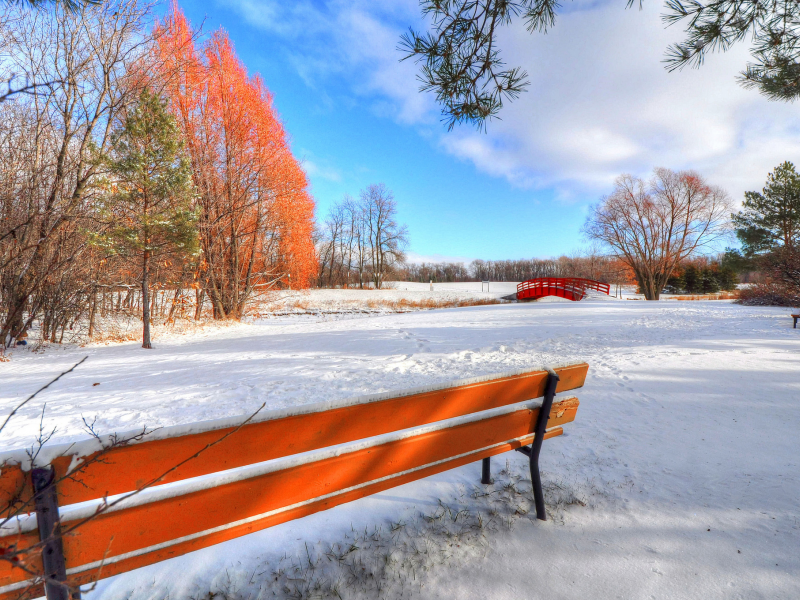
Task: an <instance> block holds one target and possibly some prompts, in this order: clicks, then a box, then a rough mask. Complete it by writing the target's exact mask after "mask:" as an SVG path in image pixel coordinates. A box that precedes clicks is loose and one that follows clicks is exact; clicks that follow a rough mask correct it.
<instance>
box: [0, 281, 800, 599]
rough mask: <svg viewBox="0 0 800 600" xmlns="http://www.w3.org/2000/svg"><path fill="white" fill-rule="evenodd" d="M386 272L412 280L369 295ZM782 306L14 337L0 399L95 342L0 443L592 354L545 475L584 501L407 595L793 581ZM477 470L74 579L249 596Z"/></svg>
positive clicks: (788, 370)
mask: <svg viewBox="0 0 800 600" xmlns="http://www.w3.org/2000/svg"><path fill="white" fill-rule="evenodd" d="M435 285H436V284H435ZM353 291H354V290H353ZM413 291H414V290H408V292H409V293H410V292H413ZM445 291H446V290H442V292H443V293H444V292H445ZM457 291H458V290H457ZM350 292H351V290H344V291H321V292H320V294H324V295H326V296H327V298H328V299H323V298H319V299H317V300H316V301H315V302H318V303H319V304H320V305H324V304H326V303H329V302H336V295H337V294H342V293H344V294H349V293H350ZM387 292H388V293H400V292H405V291H404V290H396V291H391V292H389V291H380V290H375V291H369V292H366V293H369V294H380V293H387ZM419 293H420V294H423V293H424V290H421V291H419ZM428 293H430V292H428ZM459 293H462V292H461V291H459ZM463 293H473V294H474V293H475V292H470V291H469V290H466V291H465V292H463ZM477 293H480V292H479V291H478V292H477ZM492 293H495V290H494V289H492ZM497 293H498V294H500V293H502V290H497ZM314 294H316V292H312V293H310V294H308V296H309V297H313V296H314ZM791 326H792V321H791V318H790V317H789V310H788V309H785V308H783V309H782V308H771V307H743V306H738V305H734V304H731V303H729V302H724V301H718V302H706V301H703V302H658V303H653V302H631V301H621V300H614V301H602V300H600V299H591V300H587V301H582V302H580V303H572V302H550V303H543V302H537V303H530V304H498V305H489V306H475V307H466V308H454V309H443V310H429V311H418V312H411V313H404V314H382V315H371V316H357V315H352V316H347V315H321V316H309V315H306V316H287V317H278V318H270V319H264V320H258V321H255V322H253V323H250V324H244V325H240V326H235V327H225V328H219V329H212V328H209V329H205V330H202V331H199V332H197V333H195V334H192V335H185V336H177V335H176V336H164V337H163V338H160V339H158V340H156V349H155V350H153V351H144V350H142V349H140V348H138V347H137V345H136V344H135V343H128V344H119V345H111V346H88V347H86V348H75V347H68V348H63V349H57V348H54V347H50V348H48V349H47V350H46V351H45V352H43V353H38V354H37V353H31V352H27V351H26V352H19V351H15V352H14V354H13V357H12V360H11V361H10V362H7V363H0V407H2V410H4V411H5V412H8V411H9V410H10V409H11V407H12V406H14V405H15V404H16V403H18V402H19V401H20V400H21V399H22V398H24V397H25V396H26V395H28V394H30V393H31V392H33V391H34V390H35V389H37V388H38V387H40V386H41V385H42V384H44V383H45V382H46V381H48V380H49V379H50V378H52V376H54V375H56V374H58V373H59V372H61V371H62V370H65V369H66V368H68V367H69V366H71V365H72V364H74V363H75V362H77V360H78V359H79V358H81V357H82V356H84V355H86V354H88V355H89V360H88V361H87V362H86V363H84V364H83V365H81V366H80V367H79V368H78V369H76V370H75V372H73V373H72V374H70V375H69V376H67V377H65V378H64V379H62V380H61V381H59V382H58V383H56V384H55V385H54V386H52V388H51V389H48V390H47V391H46V392H44V393H43V394H42V395H41V397H38V398H37V399H36V400H35V401H34V402H33V403H31V405H30V406H26V407H25V408H24V409H23V410H22V411H21V414H20V415H19V418H15V420H14V421H13V422H12V427H11V428H10V429H8V430H7V431H4V432H3V433H2V437H1V438H0V449H2V450H10V449H14V448H19V447H20V446H24V445H27V446H29V445H30V444H31V443H32V440H33V437H34V436H35V435H36V434H37V433H38V431H39V418H40V416H41V413H42V409H43V404H44V403H45V402H46V403H47V407H46V410H45V413H44V420H43V423H44V426H45V429H47V428H50V427H53V426H57V427H58V431H57V433H56V435H55V436H54V439H53V442H56V443H68V442H71V441H75V440H78V439H82V438H84V437H85V433H84V432H82V422H81V417H82V416H83V417H86V418H87V419H88V420H89V421H90V422H91V421H92V420H93V419H94V418H95V417H97V420H96V423H95V428H96V429H97V430H98V431H100V432H101V433H111V432H113V431H120V430H129V429H133V428H137V427H141V426H143V425H145V424H146V425H147V426H149V427H156V426H186V425H188V424H191V423H195V422H198V421H205V420H211V419H224V418H229V417H232V416H236V415H241V414H249V413H252V412H253V411H254V410H255V409H256V408H257V407H258V406H260V404H261V403H262V402H267V405H268V408H270V409H289V408H292V407H297V406H300V405H305V404H309V403H315V402H332V401H341V400H344V399H347V398H351V397H354V396H359V395H364V394H374V393H380V392H387V391H393V390H403V389H406V388H411V387H415V386H431V385H438V384H442V383H446V382H448V381H452V380H455V379H460V378H468V377H477V376H484V375H490V374H492V373H499V372H504V371H509V370H516V369H523V368H526V367H529V366H532V365H533V366H537V365H541V364H551V363H563V362H579V361H586V362H588V363H589V365H590V369H589V377H588V379H587V382H586V385H585V387H584V388H583V389H580V390H577V391H576V395H577V396H578V397H579V398H580V400H581V407H580V409H579V410H578V415H577V418H576V421H575V422H574V423H571V424H569V425H567V426H565V428H564V429H565V435H564V436H561V437H559V438H555V439H552V440H548V441H547V442H546V443H545V444H544V446H543V450H542V458H541V466H542V470H543V473H544V479H545V483H546V484H547V482H551V483H553V484H557V485H558V486H561V487H562V488H564V489H567V490H569V491H570V492H571V493H573V494H574V495H575V496H576V497H579V498H581V499H582V501H583V503H584V504H586V506H580V505H579V504H575V503H571V504H568V505H566V506H563V507H560V508H558V509H555V508H552V507H551V509H550V510H551V514H552V515H553V516H554V517H555V518H552V519H551V520H549V521H547V522H544V523H542V522H538V521H535V520H533V519H531V518H527V517H519V518H517V520H516V521H515V523H516V524H515V525H513V526H510V525H509V527H501V528H499V529H497V530H495V531H491V532H489V533H487V534H486V537H487V539H486V543H485V545H484V546H481V547H480V551H475V552H473V551H471V550H470V549H468V548H460V549H456V548H452V549H450V550H448V552H449V553H450V554H449V556H451V559H450V560H449V561H448V562H447V565H446V566H442V565H439V566H436V567H431V568H430V569H429V570H427V571H426V574H425V575H424V576H422V575H418V579H421V580H422V581H424V584H423V583H420V584H419V585H424V587H422V588H421V591H419V590H418V591H417V597H424V598H456V597H463V598H492V599H505V598H515V599H516V598H520V597H559V598H588V597H596V598H617V597H619V598H698V599H699V598H709V597H724V598H748V599H749V598H770V599H772V598H787V599H788V598H797V597H800V508H798V502H797V498H798V497H800V477H799V476H798V473H799V471H798V463H800V458H799V457H800V436H798V434H797V432H798V426H799V425H800V360H798V357H800V332H798V330H793V329H792V328H791ZM93 383H100V385H98V386H93V385H92V384H93ZM506 460H507V461H508V463H509V465H510V470H511V471H512V472H513V473H518V474H524V473H525V469H526V461H527V459H526V457H524V456H523V455H521V454H519V453H513V452H512V453H509V454H508V455H503V456H502V457H498V459H495V460H494V461H493V465H494V466H493V468H494V470H495V471H497V470H498V469H499V468H500V466H501V465H502V464H503V463H504V462H505V461H506ZM479 477H480V464H479V463H475V464H471V465H468V466H465V467H461V468H459V469H455V470H452V471H449V472H447V473H442V474H440V475H437V476H434V477H430V478H427V479H425V480H422V481H419V482H414V483H411V484H406V485H404V486H401V487H398V488H395V489H392V490H388V491H386V492H382V493H380V494H377V495H375V496H372V497H369V498H364V499H361V500H358V501H356V502H353V503H350V504H347V505H343V506H340V507H337V508H334V509H332V510H329V511H326V512H323V513H319V514H316V515H313V516H311V517H307V518H305V519H301V520H299V521H294V522H290V523H286V524H283V525H280V526H277V527H274V528H271V529H268V530H266V531H263V532H259V533H257V534H253V535H250V536H247V537H245V538H240V539H238V540H233V541H230V542H226V543H225V544H222V545H218V546H215V547H212V548H209V549H206V550H201V551H198V552H195V553H192V554H190V555H186V556H183V557H179V558H176V559H172V560H170V561H166V562H164V563H160V564H158V565H153V566H151V567H147V568H145V569H141V570H138V571H135V572H132V573H128V574H123V575H120V576H117V577H113V578H110V579H108V580H104V581H103V582H101V583H100V584H99V585H98V586H97V588H96V589H95V590H94V591H93V592H90V593H88V594H87V595H86V596H87V598H103V599H110V600H117V599H122V598H130V599H131V600H137V599H140V598H150V597H165V596H166V595H167V594H168V595H169V596H170V597H173V598H179V597H180V598H185V597H188V596H190V595H194V596H196V597H199V595H204V594H206V593H207V592H208V590H209V589H218V587H219V585H220V584H219V581H221V578H222V579H225V578H233V580H234V581H238V582H239V583H237V584H236V585H237V586H238V587H237V589H239V590H240V593H241V597H242V598H245V597H247V596H248V594H251V595H252V597H253V598H255V597H256V596H257V594H258V592H259V589H260V588H259V586H260V585H262V584H263V585H266V583H264V581H265V579H264V578H262V580H260V583H255V584H253V583H248V581H250V582H252V581H253V577H254V576H251V573H264V572H266V573H267V575H266V576H264V577H268V575H269V572H270V571H271V569H272V568H274V566H275V565H277V564H279V563H280V564H283V563H281V561H282V560H284V561H285V560H287V559H286V558H285V557H289V558H288V559H289V560H294V558H293V557H305V556H306V554H307V553H308V552H311V553H312V554H313V553H315V552H316V553H319V552H320V549H322V548H327V547H328V546H329V545H331V544H337V543H339V542H341V541H342V540H344V539H346V536H348V535H352V531H354V530H355V531H358V530H361V531H363V530H365V529H369V530H370V531H372V529H373V528H374V527H383V526H386V524H387V523H388V522H389V521H399V520H401V519H405V520H406V521H408V522H409V523H411V522H412V520H413V519H415V518H416V517H417V516H418V515H419V514H420V513H426V514H427V513H429V512H430V511H433V510H436V507H437V506H439V503H440V502H445V503H455V504H458V503H459V502H460V503H462V504H463V503H466V505H468V506H471V507H473V508H476V510H477V509H479V508H480V502H479V501H478V500H472V499H470V498H471V496H470V495H469V493H468V492H469V490H471V489H473V488H475V487H480V486H479V484H478V481H479ZM497 477H498V478H501V476H500V475H497ZM348 539H349V538H348ZM297 560H299V558H298V559H297ZM323 562H325V561H323ZM242 574H246V575H247V577H245V575H242ZM248 577H249V578H250V579H248ZM237 578H238V579H237ZM257 579H258V578H257V577H256V580H257ZM248 586H250V587H248ZM253 586H255V587H253ZM265 589H266V588H265ZM387 589H389V591H392V590H394V588H387ZM269 595H270V596H271V592H269ZM375 595H376V596H377V594H375Z"/></svg>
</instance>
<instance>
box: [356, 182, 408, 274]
mask: <svg viewBox="0 0 800 600" xmlns="http://www.w3.org/2000/svg"><path fill="white" fill-rule="evenodd" d="M361 206H362V210H363V212H364V224H365V226H366V227H365V229H366V233H367V244H368V247H369V259H370V266H371V267H372V282H373V283H374V284H375V288H377V289H380V288H381V286H382V285H383V281H384V277H385V275H386V272H387V270H388V269H389V268H391V267H392V266H393V265H394V264H395V263H397V262H402V261H403V259H404V254H403V250H404V249H405V247H406V246H407V245H408V228H407V227H406V226H405V225H401V224H400V223H398V222H397V220H396V217H397V204H396V202H395V200H394V196H393V195H392V192H390V191H389V190H387V189H386V186H385V185H384V184H382V183H379V184H376V185H375V184H374V185H370V186H368V187H367V189H365V190H363V191H362V192H361Z"/></svg>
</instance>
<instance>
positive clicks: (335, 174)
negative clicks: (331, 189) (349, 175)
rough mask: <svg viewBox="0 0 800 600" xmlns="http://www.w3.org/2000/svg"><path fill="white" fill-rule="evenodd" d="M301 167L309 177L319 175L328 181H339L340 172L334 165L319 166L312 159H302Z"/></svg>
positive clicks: (340, 178)
mask: <svg viewBox="0 0 800 600" xmlns="http://www.w3.org/2000/svg"><path fill="white" fill-rule="evenodd" d="M303 168H304V169H305V170H306V173H308V175H309V176H310V177H319V178H320V179H327V180H328V181H334V182H337V183H338V182H340V181H341V180H342V174H341V173H340V172H339V171H338V170H337V169H335V168H334V167H328V166H321V165H319V164H318V163H316V162H314V161H313V160H308V159H304V160H303Z"/></svg>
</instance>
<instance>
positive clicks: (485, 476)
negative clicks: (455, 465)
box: [481, 458, 492, 484]
mask: <svg viewBox="0 0 800 600" xmlns="http://www.w3.org/2000/svg"><path fill="white" fill-rule="evenodd" d="M481 483H487V484H488V483H492V459H491V458H484V459H483V462H482V464H481Z"/></svg>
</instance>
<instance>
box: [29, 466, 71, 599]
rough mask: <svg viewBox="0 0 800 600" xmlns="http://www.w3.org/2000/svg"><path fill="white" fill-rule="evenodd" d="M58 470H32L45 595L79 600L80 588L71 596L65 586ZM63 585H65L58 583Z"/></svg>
mask: <svg viewBox="0 0 800 600" xmlns="http://www.w3.org/2000/svg"><path fill="white" fill-rule="evenodd" d="M55 478H56V475H55V470H54V469H53V467H52V466H48V467H44V468H37V469H33V470H32V471H31V480H32V483H33V491H34V494H35V495H34V505H35V507H36V522H37V524H38V527H39V540H40V541H41V542H42V563H43V565H44V576H45V584H44V589H45V594H46V595H47V600H70V598H71V599H72V600H80V597H81V593H80V588H78V589H77V591H75V592H74V593H73V594H72V595H70V589H69V587H68V586H67V585H66V581H67V563H66V561H65V559H64V544H63V542H62V540H61V519H60V518H59V515H58V496H57V495H56V484H55ZM59 582H64V583H59Z"/></svg>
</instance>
